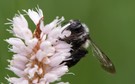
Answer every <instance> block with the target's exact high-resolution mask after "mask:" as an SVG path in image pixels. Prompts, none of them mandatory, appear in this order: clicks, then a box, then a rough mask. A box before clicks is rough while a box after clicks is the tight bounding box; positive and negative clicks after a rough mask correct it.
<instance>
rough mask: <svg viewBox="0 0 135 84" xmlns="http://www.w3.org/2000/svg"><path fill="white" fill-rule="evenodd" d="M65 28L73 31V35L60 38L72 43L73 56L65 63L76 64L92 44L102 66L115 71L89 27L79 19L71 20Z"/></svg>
mask: <svg viewBox="0 0 135 84" xmlns="http://www.w3.org/2000/svg"><path fill="white" fill-rule="evenodd" d="M68 24H69V25H68V26H67V27H66V28H65V30H69V31H71V35H70V36H68V37H65V38H63V39H60V40H62V41H65V42H67V43H69V44H72V50H71V51H70V52H71V56H70V57H69V58H70V59H69V60H66V61H64V63H65V65H67V66H68V67H72V66H74V65H76V64H77V63H78V62H79V61H80V60H81V59H82V58H83V57H85V55H86V54H88V50H87V48H88V47H89V46H91V49H92V51H93V55H94V56H95V57H96V58H97V59H98V60H99V62H100V64H101V67H102V68H103V69H104V70H105V71H107V72H109V73H115V72H116V70H115V67H114V64H113V63H112V61H111V60H110V59H109V58H108V57H107V55H106V54H105V53H104V52H103V51H102V50H101V49H100V48H99V47H98V46H97V45H96V44H95V43H94V42H93V40H92V39H91V37H90V35H89V29H88V27H87V26H86V25H85V24H83V23H81V22H80V21H79V20H70V21H69V23H68Z"/></svg>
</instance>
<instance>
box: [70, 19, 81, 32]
mask: <svg viewBox="0 0 135 84" xmlns="http://www.w3.org/2000/svg"><path fill="white" fill-rule="evenodd" d="M70 24H71V25H70V28H71V29H72V30H76V29H79V28H81V26H82V24H81V22H80V21H79V20H70Z"/></svg>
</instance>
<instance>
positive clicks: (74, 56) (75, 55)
mask: <svg viewBox="0 0 135 84" xmlns="http://www.w3.org/2000/svg"><path fill="white" fill-rule="evenodd" d="M87 53H88V51H87V50H86V49H85V48H79V49H78V50H76V51H73V52H72V53H71V56H70V57H69V58H71V59H70V60H67V61H64V63H66V65H67V66H68V67H72V66H74V65H75V64H77V63H78V62H79V61H80V59H81V58H82V57H84V56H85V55H86V54H87Z"/></svg>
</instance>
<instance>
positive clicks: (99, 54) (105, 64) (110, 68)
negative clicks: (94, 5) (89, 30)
mask: <svg viewBox="0 0 135 84" xmlns="http://www.w3.org/2000/svg"><path fill="white" fill-rule="evenodd" d="M90 45H91V47H92V51H93V55H94V56H95V57H96V58H97V59H98V60H99V62H100V63H101V67H102V68H103V69H104V70H105V71H107V72H109V73H115V72H116V71H115V67H114V65H113V63H112V62H111V60H110V59H109V58H108V57H107V55H106V54H105V53H104V52H103V51H102V50H101V49H99V48H98V47H97V45H96V44H95V43H94V42H93V41H92V40H91V39H90Z"/></svg>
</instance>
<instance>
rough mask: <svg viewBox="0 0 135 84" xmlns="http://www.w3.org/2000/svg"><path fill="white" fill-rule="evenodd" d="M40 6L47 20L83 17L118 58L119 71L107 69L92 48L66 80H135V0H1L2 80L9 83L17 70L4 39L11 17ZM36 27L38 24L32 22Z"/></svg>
mask: <svg viewBox="0 0 135 84" xmlns="http://www.w3.org/2000/svg"><path fill="white" fill-rule="evenodd" d="M37 5H39V7H40V8H41V9H42V10H43V12H44V18H45V23H49V22H50V21H52V20H53V19H54V18H55V17H56V16H64V17H65V19H66V20H67V21H68V20H70V19H80V20H81V21H82V22H84V23H86V24H87V25H88V26H89V28H90V33H91V37H92V38H93V39H94V41H95V42H96V43H97V44H98V46H100V48H101V49H102V50H103V51H104V52H106V54H107V55H108V57H109V58H110V59H111V60H112V61H113V62H114V64H115V66H116V70H117V73H116V74H114V75H112V74H109V73H107V72H105V71H104V70H103V69H102V68H101V67H100V65H99V63H98V61H97V60H96V59H95V57H93V56H92V52H91V50H90V48H89V54H88V55H87V56H86V57H85V58H83V59H82V60H81V61H80V62H79V63H78V64H77V65H76V66H74V67H72V68H70V72H74V73H75V74H76V75H65V76H64V77H62V80H63V81H69V82H70V83H71V84H135V0H1V1H0V82H3V83H4V84H8V83H7V82H6V80H5V78H4V77H7V74H9V75H10V76H14V74H13V73H12V72H10V71H8V70H6V69H5V68H6V67H7V64H8V62H7V59H11V57H12V53H11V52H8V44H7V43H6V42H5V41H4V39H7V38H9V37H11V36H12V35H11V34H9V32H7V31H6V29H9V26H7V25H4V23H6V22H8V21H7V20H6V19H7V18H12V17H13V16H14V14H15V13H17V11H18V10H19V11H21V10H22V9H26V10H27V9H29V8H30V9H32V8H35V7H37ZM31 27H32V29H34V26H31Z"/></svg>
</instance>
